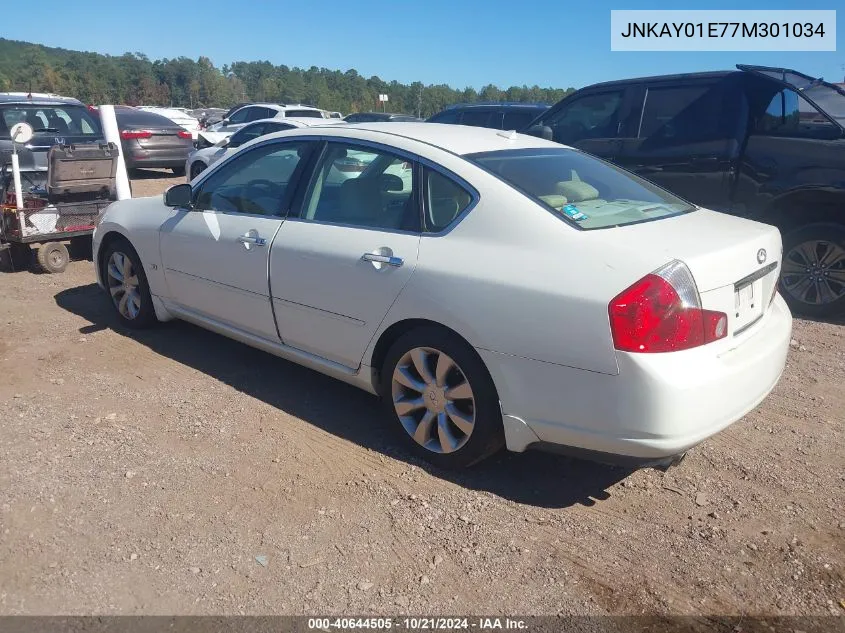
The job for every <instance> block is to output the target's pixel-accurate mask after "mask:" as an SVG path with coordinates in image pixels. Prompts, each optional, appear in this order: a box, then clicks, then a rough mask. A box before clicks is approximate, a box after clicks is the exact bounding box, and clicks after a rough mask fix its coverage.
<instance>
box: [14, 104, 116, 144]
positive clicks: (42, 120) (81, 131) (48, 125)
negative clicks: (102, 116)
mask: <svg viewBox="0 0 845 633" xmlns="http://www.w3.org/2000/svg"><path fill="white" fill-rule="evenodd" d="M21 122H24V123H29V124H30V125H31V126H32V128H33V130H35V133H36V134H39V133H40V134H59V135H67V136H90V137H91V138H92V139H96V138H101V137H102V132H101V131H100V121H99V120H98V118H97V117H96V116H92V115H91V114H90V113H89V112H88V110H87V108H85V107H84V106H74V105H55V106H51V105H29V104H9V105H2V106H0V138H6V139H8V138H11V136H10V135H9V130H10V128H11V127H12V126H13V125H14V124H15V123H21Z"/></svg>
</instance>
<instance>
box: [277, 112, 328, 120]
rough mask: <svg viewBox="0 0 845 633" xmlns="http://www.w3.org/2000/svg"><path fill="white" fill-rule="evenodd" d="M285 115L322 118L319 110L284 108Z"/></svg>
mask: <svg viewBox="0 0 845 633" xmlns="http://www.w3.org/2000/svg"><path fill="white" fill-rule="evenodd" d="M285 116H298V117H311V118H314V119H322V118H323V113H322V112H320V111H319V110H285Z"/></svg>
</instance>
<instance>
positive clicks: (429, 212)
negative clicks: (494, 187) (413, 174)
mask: <svg viewBox="0 0 845 633" xmlns="http://www.w3.org/2000/svg"><path fill="white" fill-rule="evenodd" d="M424 192H425V230H426V231H427V232H429V233H438V232H440V231H443V230H444V229H446V228H448V227H449V226H450V225H451V224H452V223H453V222H455V220H457V219H458V217H459V216H460V215H461V213H463V212H464V210H465V209H466V208H467V207H468V206H469V205H470V203H471V202H472V195H471V194H470V193H469V192H468V191H467V190H466V189H464V188H463V187H462V186H461V185H459V184H458V183H457V182H455V181H454V180H452V179H451V178H448V177H447V176H444V175H443V174H441V173H440V172H439V171H435V170H433V169H429V168H426V170H425V189H424Z"/></svg>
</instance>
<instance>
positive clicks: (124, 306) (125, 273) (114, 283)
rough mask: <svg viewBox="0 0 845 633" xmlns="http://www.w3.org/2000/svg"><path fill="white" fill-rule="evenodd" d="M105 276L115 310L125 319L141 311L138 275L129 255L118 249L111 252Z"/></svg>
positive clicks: (133, 316) (132, 317)
mask: <svg viewBox="0 0 845 633" xmlns="http://www.w3.org/2000/svg"><path fill="white" fill-rule="evenodd" d="M106 276H107V277H108V285H109V293H110V294H111V299H112V302H113V303H114V305H115V307H116V308H117V311H118V312H120V314H121V315H122V316H123V317H124V318H126V319H130V320H132V319H134V318H135V317H137V316H138V313H139V312H140V311H141V291H140V288H139V286H138V275H137V274H136V273H135V269H134V267H133V266H132V260H131V259H129V256H128V255H126V254H125V253H121V252H119V251H115V252H113V253H112V254H111V257H109V262H108V266H107V268H106Z"/></svg>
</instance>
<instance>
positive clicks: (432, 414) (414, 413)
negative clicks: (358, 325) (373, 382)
mask: <svg viewBox="0 0 845 633" xmlns="http://www.w3.org/2000/svg"><path fill="white" fill-rule="evenodd" d="M391 384H392V397H393V408H394V410H395V411H396V415H397V416H398V417H399V420H400V422H401V423H402V426H403V427H404V428H405V431H406V432H407V433H408V435H410V436H411V437H412V438H413V440H414V441H415V442H416V443H417V444H419V445H420V446H422V447H423V448H425V449H427V450H429V451H432V452H433V453H453V452H455V451H457V450H459V449H460V448H461V447H463V446H464V444H466V443H467V441H468V440H469V438H470V435H472V431H473V429H474V428H475V396H474V394H473V391H472V386H471V385H470V384H469V381H468V380H467V378H466V375H465V374H464V372H463V371H462V370H461V368H460V367H459V366H458V364H457V363H456V362H455V361H454V360H453V359H452V358H451V357H449V356H448V355H447V354H444V353H443V352H441V351H440V350H437V349H433V348H431V347H415V348H413V349H411V350H410V351H408V352H406V353H405V354H404V355H403V356H402V357H401V358H400V359H399V362H398V363H397V364H396V368H395V369H394V371H393V377H392V380H391Z"/></svg>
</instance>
